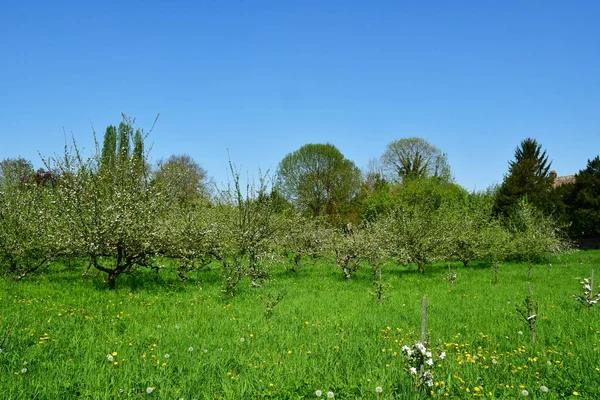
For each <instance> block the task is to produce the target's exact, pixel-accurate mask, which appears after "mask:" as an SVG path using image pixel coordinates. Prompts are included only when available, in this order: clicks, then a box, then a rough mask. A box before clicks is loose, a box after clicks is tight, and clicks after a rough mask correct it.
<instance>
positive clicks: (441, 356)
mask: <svg viewBox="0 0 600 400" xmlns="http://www.w3.org/2000/svg"><path fill="white" fill-rule="evenodd" d="M444 358H446V352H445V351H442V352H441V353H440V360H443V359H444Z"/></svg>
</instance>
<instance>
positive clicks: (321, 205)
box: [0, 117, 567, 293]
mask: <svg viewBox="0 0 600 400" xmlns="http://www.w3.org/2000/svg"><path fill="white" fill-rule="evenodd" d="M133 122H134V121H132V120H130V119H128V118H126V117H124V120H123V122H122V123H121V124H120V125H119V126H118V127H114V126H111V127H109V128H107V130H106V132H105V134H104V140H103V142H102V145H100V143H97V145H96V148H97V149H96V152H95V154H94V155H92V156H91V157H89V158H84V157H82V156H81V154H80V153H79V151H78V150H77V147H76V146H74V147H73V148H72V149H69V148H67V149H65V154H64V155H63V156H61V157H56V158H52V159H47V160H45V165H46V168H45V169H43V170H40V171H38V172H37V173H32V172H31V169H30V164H29V165H27V163H26V162H23V161H22V160H17V161H15V160H11V162H5V163H4V164H3V165H2V171H3V173H2V181H1V184H2V186H1V190H0V265H1V268H2V271H3V272H4V273H9V274H12V275H14V276H15V277H16V278H17V279H20V278H22V277H23V276H25V275H26V274H27V273H30V272H32V271H34V270H35V269H37V268H39V267H40V266H42V265H44V264H45V263H47V262H49V261H52V260H55V259H57V258H72V257H80V258H81V257H83V258H85V259H87V260H89V263H90V267H93V268H95V269H97V270H98V271H101V272H102V273H105V274H106V276H107V282H108V285H109V287H111V288H114V287H115V285H116V281H117V279H118V277H119V276H120V275H121V274H123V273H127V272H130V271H132V270H133V269H135V268H138V267H148V268H155V269H157V270H158V268H159V266H160V265H161V263H164V262H165V259H168V260H170V265H173V266H174V267H175V268H176V269H177V271H178V273H179V275H180V276H181V277H182V279H185V278H186V273H187V272H188V271H190V270H194V269H197V268H201V267H203V266H206V265H208V264H209V263H211V262H213V261H216V262H217V264H216V265H218V266H219V268H220V270H221V271H222V275H223V287H224V291H225V292H228V293H232V292H233V291H234V289H235V287H236V285H237V284H238V283H239V282H240V281H242V280H243V279H244V278H246V277H249V278H250V280H251V282H252V284H253V285H254V286H261V285H262V284H263V281H264V279H265V278H267V277H268V275H269V270H270V267H271V266H272V265H273V264H274V263H280V262H285V263H286V265H288V266H289V269H290V270H293V271H297V270H298V269H299V268H301V267H302V266H303V265H305V264H306V263H308V262H312V261H313V260H315V259H316V258H318V257H328V258H330V259H331V260H334V261H335V263H336V265H337V266H338V267H339V268H340V270H341V271H343V273H344V276H345V277H346V278H348V279H349V278H350V277H351V276H352V274H353V273H354V272H355V271H356V270H357V269H358V268H360V267H370V268H372V269H373V271H374V272H376V271H380V269H381V268H382V266H383V265H384V264H385V263H386V262H387V261H388V260H392V261H394V262H397V263H402V264H408V263H414V264H416V265H417V268H418V270H419V271H420V272H422V273H423V272H425V266H426V265H427V264H429V263H431V262H433V261H436V260H461V261H462V262H463V263H464V265H465V266H466V265H468V263H469V262H470V261H471V260H475V259H487V260H490V261H491V262H494V263H497V262H498V261H500V260H504V259H508V258H511V259H522V260H528V261H532V260H534V259H536V258H540V257H543V256H544V255H546V254H549V253H552V252H558V251H561V250H564V249H565V248H566V247H567V245H566V244H565V241H564V240H562V238H561V235H560V231H559V230H558V229H557V226H556V224H555V223H554V221H553V219H552V218H551V217H549V216H547V215H544V214H543V213H542V212H541V211H539V210H538V209H536V208H535V207H534V206H533V205H532V204H531V203H530V202H527V201H525V200H523V199H521V200H520V201H519V202H518V204H517V206H515V207H514V209H513V211H512V212H510V213H509V214H508V215H497V216H496V215H495V214H494V207H495V204H496V196H495V193H494V192H492V191H489V192H486V193H472V194H469V193H467V192H466V191H465V190H464V189H462V188H460V186H458V185H456V184H454V183H452V182H451V181H450V179H449V178H448V176H449V172H448V171H449V169H448V168H447V165H446V164H447V163H445V157H444V156H443V155H442V154H441V153H439V154H437V155H436V154H434V153H431V152H427V153H423V154H421V153H420V152H415V160H417V162H410V163H408V162H407V163H404V164H402V163H401V164H402V165H405V167H406V168H404V167H403V168H404V169H402V168H397V165H395V164H394V166H393V168H392V169H390V171H392V172H394V173H395V174H396V175H395V178H394V179H390V178H389V177H387V178H386V177H385V176H375V178H376V179H375V183H374V184H373V185H372V186H370V187H368V186H367V185H366V184H365V183H364V181H361V179H360V171H358V169H357V168H356V167H355V166H354V164H353V163H352V162H351V161H349V160H346V159H345V158H344V157H343V156H342V155H341V153H339V151H338V150H337V149H336V148H335V147H334V146H332V145H307V146H304V147H302V148H301V149H300V150H298V151H297V152H295V153H291V154H290V155H288V156H286V158H285V159H284V160H283V161H282V162H281V164H280V167H279V169H278V172H279V174H278V178H277V180H276V181H275V184H274V185H272V184H271V182H269V181H268V180H267V178H266V177H261V178H260V179H259V180H258V182H256V183H253V184H247V185H243V184H242V183H241V182H240V179H239V176H240V173H239V171H238V170H236V169H235V166H233V165H231V171H232V176H233V180H232V182H231V184H230V186H229V187H227V188H224V189H221V190H215V191H214V193H213V194H212V196H207V195H206V194H205V193H204V192H203V191H202V189H203V187H204V184H205V182H206V172H205V171H204V170H202V169H201V168H200V167H198V166H197V165H196V164H195V163H194V162H193V160H191V159H189V158H186V157H183V158H181V157H179V158H177V157H175V158H171V159H169V160H167V161H166V162H164V163H161V164H160V165H159V168H157V169H156V170H155V171H153V170H152V167H151V166H150V165H149V163H148V154H147V151H146V149H145V148H144V140H145V137H146V135H145V134H144V133H143V132H142V131H141V130H139V129H135V128H134V126H133ZM411 140H412V139H411ZM395 143H396V142H395ZM431 154H434V155H432V156H430V155H431ZM426 155H427V156H426ZM332 171H334V172H335V171H337V172H340V171H345V173H333V172H332ZM353 185H357V186H356V187H358V189H356V188H355V189H352V190H342V189H343V188H351V187H355V186H353ZM361 196H362V197H361ZM348 205H351V206H353V207H355V208H354V210H355V211H354V212H355V214H356V210H357V209H359V208H358V207H359V206H360V207H361V209H360V210H361V211H360V213H358V214H359V216H360V217H361V218H360V219H357V220H355V221H356V222H351V221H352V219H349V218H348V219H344V218H345V217H348V216H349V215H352V214H351V213H349V212H348V211H347V209H345V207H348ZM349 208H352V207H349Z"/></svg>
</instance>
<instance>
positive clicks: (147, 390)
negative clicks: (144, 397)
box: [146, 387, 154, 393]
mask: <svg viewBox="0 0 600 400" xmlns="http://www.w3.org/2000/svg"><path fill="white" fill-rule="evenodd" d="M153 391H154V388H151V387H147V388H146V393H152V392H153Z"/></svg>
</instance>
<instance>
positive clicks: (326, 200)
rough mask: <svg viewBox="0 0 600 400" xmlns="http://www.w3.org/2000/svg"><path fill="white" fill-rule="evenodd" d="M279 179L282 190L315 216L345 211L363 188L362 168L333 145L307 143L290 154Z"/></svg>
mask: <svg viewBox="0 0 600 400" xmlns="http://www.w3.org/2000/svg"><path fill="white" fill-rule="evenodd" d="M277 178H278V181H277V189H278V190H279V192H280V193H281V194H282V195H283V196H284V197H285V198H286V199H287V200H288V201H290V202H291V203H292V204H294V205H295V206H296V207H298V208H299V209H301V210H304V211H306V212H308V213H309V214H311V215H312V216H319V215H327V216H329V217H331V218H333V217H334V216H339V215H340V214H343V213H344V211H346V210H347V209H348V207H349V206H351V202H352V200H353V198H355V196H356V195H357V194H358V193H359V191H360V188H361V176H360V170H359V169H358V168H357V167H356V165H354V163H353V162H352V161H350V160H348V159H346V158H345V157H344V156H343V155H342V153H340V151H339V150H338V149H337V148H336V147H335V146H333V145H332V144H307V145H304V146H302V147H301V148H300V149H298V150H296V151H295V152H293V153H290V154H288V155H286V156H285V157H284V158H283V160H281V162H280V163H279V167H278V170H277Z"/></svg>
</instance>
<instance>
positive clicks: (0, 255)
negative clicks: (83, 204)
mask: <svg viewBox="0 0 600 400" xmlns="http://www.w3.org/2000/svg"><path fill="white" fill-rule="evenodd" d="M61 212H62V210H61V209H60V208H59V207H57V202H56V195H55V190H54V189H53V188H52V187H51V186H45V185H38V184H37V183H35V182H34V181H29V182H27V181H21V180H20V179H7V180H6V181H5V184H4V185H3V187H1V188H0V271H2V272H3V273H6V274H10V275H12V276H14V277H15V279H16V280H21V279H22V278H24V277H25V276H26V275H27V274H29V273H31V272H34V271H35V270H37V269H38V268H40V267H41V266H42V265H44V264H45V263H47V262H50V261H52V260H54V259H56V258H57V257H58V256H60V255H61V254H64V248H63V246H61V244H62V242H61V237H62V236H63V234H64V231H61V223H62V221H63V219H62V218H61ZM62 227H64V226H62Z"/></svg>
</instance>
